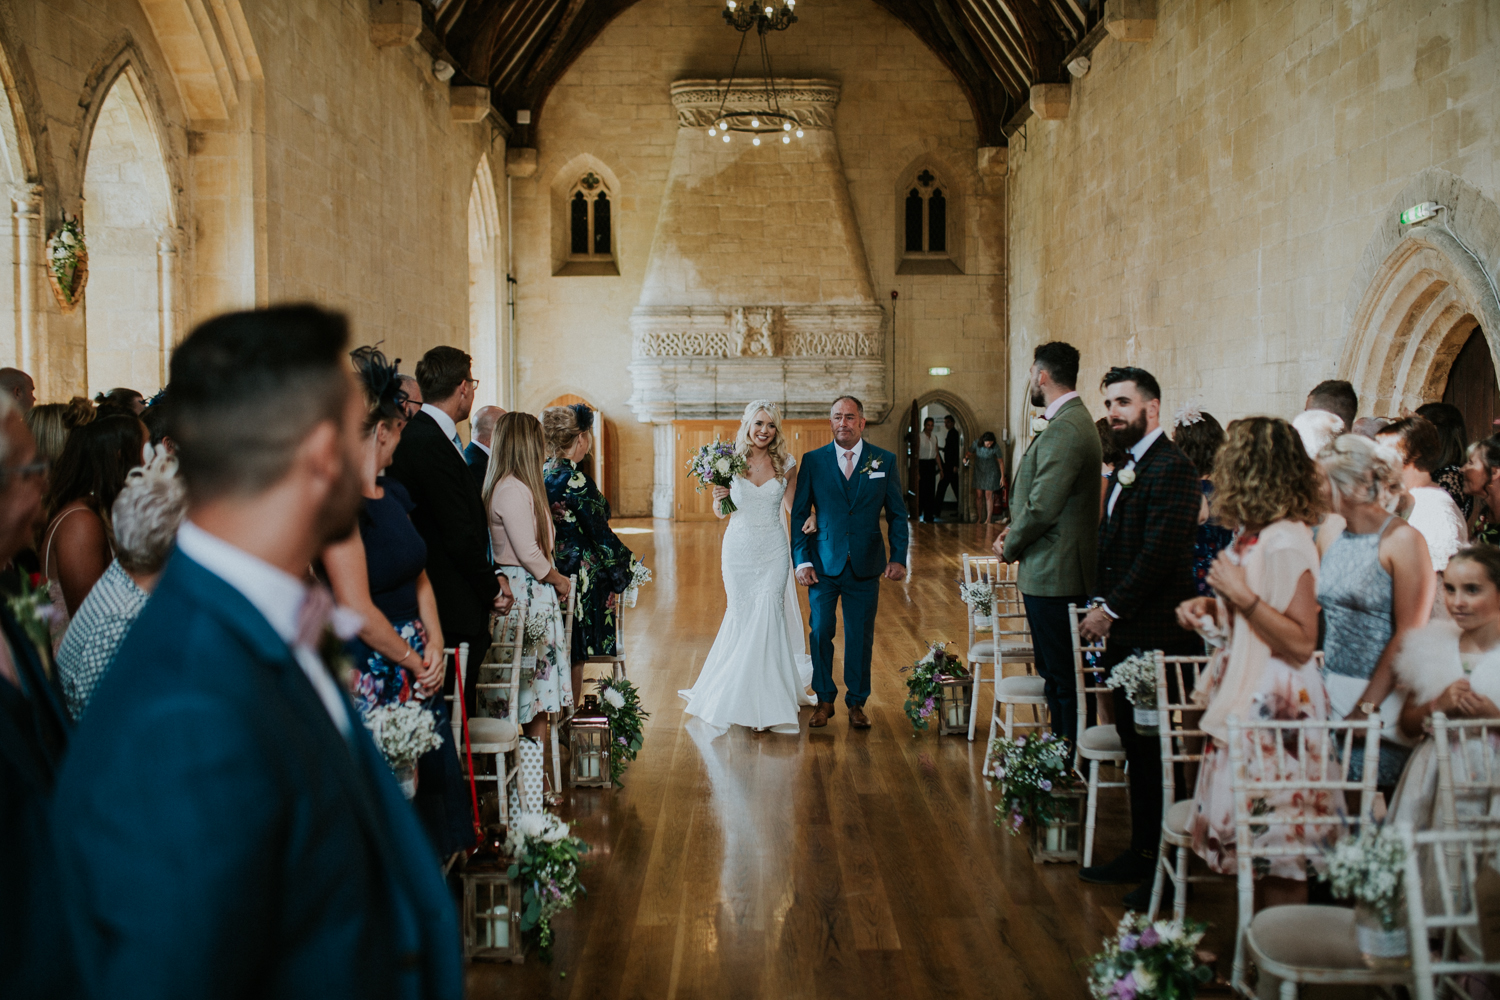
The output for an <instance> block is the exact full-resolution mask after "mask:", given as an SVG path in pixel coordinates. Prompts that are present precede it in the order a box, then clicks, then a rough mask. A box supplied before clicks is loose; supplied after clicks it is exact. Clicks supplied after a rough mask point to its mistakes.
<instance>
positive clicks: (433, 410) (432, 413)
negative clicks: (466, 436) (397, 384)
mask: <svg viewBox="0 0 1500 1000" xmlns="http://www.w3.org/2000/svg"><path fill="white" fill-rule="evenodd" d="M422 412H423V413H425V414H427V415H428V416H429V417H431V418H432V419H433V420H436V421H437V425H438V426H439V427H441V428H442V429H443V436H444V437H446V438H447V439H448V440H449V441H452V442H453V447H455V448H457V449H458V453H459V454H460V455H462V454H463V453H464V443H463V440H462V439H461V438H460V437H459V436H458V425H457V424H455V423H454V422H453V418H452V417H450V416H448V414H446V413H444V412H443V411H442V410H440V409H438V408H437V407H436V406H433V405H432V404H431V403H423V404H422ZM484 451H485V454H489V449H488V448H485V449H484Z"/></svg>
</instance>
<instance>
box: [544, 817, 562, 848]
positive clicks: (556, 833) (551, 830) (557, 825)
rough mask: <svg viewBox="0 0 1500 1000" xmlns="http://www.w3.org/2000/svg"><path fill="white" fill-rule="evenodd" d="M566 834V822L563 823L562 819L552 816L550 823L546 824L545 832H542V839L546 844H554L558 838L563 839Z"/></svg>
mask: <svg viewBox="0 0 1500 1000" xmlns="http://www.w3.org/2000/svg"><path fill="white" fill-rule="evenodd" d="M567 836H568V824H566V823H564V822H563V821H562V820H560V819H558V818H556V817H555V816H554V817H552V823H551V825H550V826H548V827H547V830H546V832H544V833H543V834H542V840H543V841H544V842H546V843H548V844H555V843H557V842H558V841H559V840H563V839H565V838H566V837H567Z"/></svg>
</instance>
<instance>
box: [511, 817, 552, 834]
mask: <svg viewBox="0 0 1500 1000" xmlns="http://www.w3.org/2000/svg"><path fill="white" fill-rule="evenodd" d="M549 818H550V817H548V816H547V814H546V813H522V814H521V815H520V816H519V817H518V818H517V819H516V830H517V832H519V833H520V834H521V836H523V837H540V836H541V835H542V834H544V833H546V832H547V825H548V824H547V820H548V819H549Z"/></svg>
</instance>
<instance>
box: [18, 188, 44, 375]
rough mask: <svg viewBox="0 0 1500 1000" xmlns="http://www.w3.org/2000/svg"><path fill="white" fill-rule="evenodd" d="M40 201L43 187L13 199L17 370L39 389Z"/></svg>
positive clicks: (20, 193)
mask: <svg viewBox="0 0 1500 1000" xmlns="http://www.w3.org/2000/svg"><path fill="white" fill-rule="evenodd" d="M41 202H42V189H41V187H40V186H33V187H25V188H19V189H17V191H16V193H15V194H14V195H13V196H12V200H11V206H12V214H11V219H12V220H13V223H14V227H15V234H16V367H17V368H19V369H21V370H22V371H24V372H26V374H28V375H30V376H31V377H32V380H33V381H34V382H36V384H37V386H38V387H40V386H41V384H42V379H41V372H40V371H38V370H37V367H36V360H37V353H36V328H37V311H38V310H37V300H36V289H37V282H38V281H39V280H40V275H38V274H37V264H38V261H39V260H40V255H39V254H38V253H37V245H38V243H39V242H40V241H41V232H42V210H41Z"/></svg>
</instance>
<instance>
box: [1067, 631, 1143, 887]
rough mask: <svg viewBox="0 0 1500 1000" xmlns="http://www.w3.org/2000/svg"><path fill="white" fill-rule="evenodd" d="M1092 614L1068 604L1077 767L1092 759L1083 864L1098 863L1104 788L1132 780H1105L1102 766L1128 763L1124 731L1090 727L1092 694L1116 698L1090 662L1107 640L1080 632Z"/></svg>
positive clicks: (1085, 813) (1119, 786)
mask: <svg viewBox="0 0 1500 1000" xmlns="http://www.w3.org/2000/svg"><path fill="white" fill-rule="evenodd" d="M1087 613H1088V609H1087V608H1080V607H1079V606H1078V605H1076V604H1069V605H1068V626H1069V629H1070V631H1071V632H1072V634H1073V676H1074V680H1075V681H1076V683H1077V686H1078V729H1077V730H1076V731H1077V733H1078V742H1077V743H1076V744H1074V747H1073V769H1074V770H1075V771H1078V772H1079V774H1080V775H1082V774H1083V764H1084V761H1087V762H1088V774H1087V775H1086V776H1085V777H1086V778H1087V780H1088V785H1089V796H1088V802H1087V805H1086V807H1085V809H1084V821H1083V867H1085V868H1087V867H1089V866H1090V865H1092V864H1093V863H1094V823H1095V819H1096V817H1097V815H1098V811H1099V790H1100V789H1101V788H1128V787H1130V785H1129V782H1125V781H1101V780H1100V779H1099V766H1100V765H1101V764H1112V765H1114V766H1115V767H1124V766H1125V745H1124V744H1123V743H1121V742H1120V733H1119V730H1117V729H1116V728H1115V727H1114V726H1113V725H1107V726H1090V725H1089V724H1088V713H1089V695H1093V696H1094V698H1095V700H1096V701H1097V700H1098V699H1099V698H1113V697H1114V692H1113V691H1112V690H1111V689H1110V688H1109V687H1107V686H1105V683H1104V674H1105V672H1104V671H1102V670H1100V669H1098V668H1097V667H1094V666H1092V665H1090V663H1089V660H1088V657H1089V654H1093V655H1094V656H1095V658H1096V659H1097V657H1099V656H1100V655H1102V654H1103V653H1104V643H1102V642H1100V643H1093V644H1090V643H1085V642H1084V641H1083V637H1082V636H1081V635H1079V634H1078V623H1079V622H1081V621H1082V620H1083V617H1084V615H1086V614H1087Z"/></svg>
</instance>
